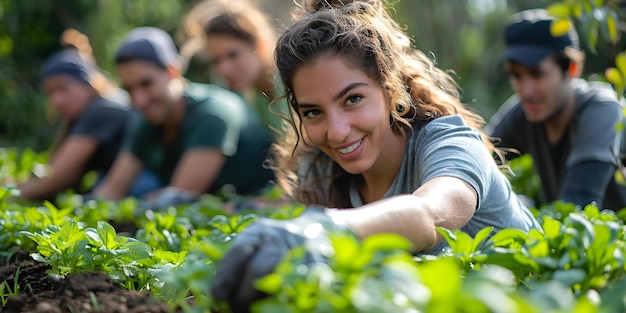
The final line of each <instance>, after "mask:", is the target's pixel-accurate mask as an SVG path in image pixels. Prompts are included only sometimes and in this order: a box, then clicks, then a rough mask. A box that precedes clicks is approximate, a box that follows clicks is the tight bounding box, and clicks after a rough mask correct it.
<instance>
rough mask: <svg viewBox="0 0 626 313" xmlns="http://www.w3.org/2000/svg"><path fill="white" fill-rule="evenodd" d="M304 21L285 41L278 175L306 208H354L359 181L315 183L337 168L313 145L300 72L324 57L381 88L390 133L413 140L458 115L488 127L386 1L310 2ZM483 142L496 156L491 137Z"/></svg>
mask: <svg viewBox="0 0 626 313" xmlns="http://www.w3.org/2000/svg"><path fill="white" fill-rule="evenodd" d="M293 15H294V16H295V17H296V18H299V20H297V21H296V22H295V23H294V24H293V25H292V26H291V27H289V28H288V29H287V30H286V31H285V32H284V33H283V34H282V36H281V37H280V38H279V40H278V43H277V46H276V50H275V63H276V66H277V68H278V72H279V74H280V77H281V80H282V82H283V86H284V89H285V95H284V97H285V98H286V100H287V103H288V104H289V110H290V116H287V117H286V119H287V120H288V122H289V124H290V125H291V126H292V130H291V131H290V133H289V134H288V135H286V136H284V137H283V138H282V140H281V141H280V142H278V143H276V144H275V145H274V158H275V160H274V170H275V171H276V176H277V180H278V183H279V185H280V186H281V187H282V188H283V189H284V190H285V191H286V193H287V194H288V195H289V196H292V197H294V198H295V199H296V200H298V201H300V202H303V203H305V204H321V205H325V206H329V207H343V206H346V205H349V201H348V199H346V197H347V192H346V188H347V186H348V183H349V182H350V181H351V180H353V179H359V176H360V175H352V174H349V173H347V172H345V171H343V170H342V169H341V167H339V166H338V164H333V165H332V166H333V173H335V174H334V175H333V177H313V178H310V179H304V177H309V176H311V175H310V170H311V168H312V167H313V166H312V165H313V164H316V163H317V162H333V161H332V160H330V158H329V157H327V156H325V155H324V153H322V152H321V151H320V150H319V149H317V148H314V147H311V146H308V145H307V144H306V140H305V139H306V138H305V135H303V132H302V121H301V117H300V116H299V115H298V113H297V112H298V103H297V101H296V98H295V95H294V89H293V78H294V74H295V73H296V71H297V70H298V69H299V68H300V67H302V66H304V65H307V64H311V63H313V62H315V61H317V60H319V59H320V58H323V57H333V56H339V57H344V59H345V60H348V62H351V63H353V65H355V66H357V68H360V69H361V70H363V71H364V72H365V73H366V74H367V75H368V76H369V77H371V78H372V79H373V80H375V81H377V82H378V83H379V84H380V86H381V87H382V88H383V89H384V90H385V91H386V93H387V97H388V98H389V99H390V103H391V109H390V116H391V121H392V123H391V128H392V131H393V132H394V133H395V134H398V135H402V136H407V135H408V134H409V133H410V132H411V131H412V129H413V126H415V125H423V124H425V123H428V122H429V121H431V120H433V119H435V118H438V117H442V116H446V115H452V114H459V115H460V116H462V117H463V119H464V120H465V122H466V123H467V124H468V125H469V126H471V127H474V128H476V129H481V128H482V126H483V124H484V121H483V119H482V118H481V117H480V116H479V115H478V114H476V113H475V112H472V111H470V110H469V109H468V108H467V107H465V106H464V105H463V103H461V101H460V95H459V90H458V89H459V88H458V85H457V83H456V82H455V80H454V78H453V77H451V76H450V75H449V74H448V73H446V72H444V71H442V70H441V69H439V68H437V67H436V65H435V63H434V61H433V60H431V59H430V58H429V57H427V56H426V55H425V54H424V53H423V52H421V51H419V50H417V49H413V48H412V46H411V40H410V39H409V37H408V36H407V34H406V33H405V32H404V31H403V30H402V28H401V27H400V26H399V24H398V23H397V22H396V21H395V20H394V19H393V18H392V17H391V16H390V15H389V13H388V12H387V10H386V8H385V7H384V4H383V3H382V2H381V1H380V0H364V1H345V0H344V1H310V0H305V1H304V2H303V3H302V4H301V5H300V6H299V8H298V9H297V10H296V11H295V12H294V14H293ZM483 142H484V143H485V145H487V146H488V148H489V149H490V150H491V151H493V145H492V144H491V142H490V141H489V140H488V137H487V136H483ZM355 176H356V177H355Z"/></svg>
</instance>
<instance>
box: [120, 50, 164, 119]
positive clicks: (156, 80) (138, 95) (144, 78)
mask: <svg viewBox="0 0 626 313" xmlns="http://www.w3.org/2000/svg"><path fill="white" fill-rule="evenodd" d="M117 74H118V76H119V77H120V80H121V81H122V86H123V87H124V89H126V91H128V93H129V95H130V98H131V101H132V104H133V106H134V107H135V108H137V109H138V110H139V111H141V113H142V114H143V115H144V117H145V118H146V120H147V121H148V122H149V123H150V124H152V125H161V124H163V123H164V122H165V120H166V119H167V118H168V116H169V115H170V112H171V109H172V106H173V103H174V100H173V99H172V94H171V92H170V88H169V84H170V81H171V79H172V78H171V75H170V73H169V72H168V70H167V69H164V68H162V67H159V66H157V65H156V64H153V63H151V62H145V61H140V60H135V61H130V62H126V63H122V64H119V65H118V66H117Z"/></svg>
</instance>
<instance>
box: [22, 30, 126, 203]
mask: <svg viewBox="0 0 626 313" xmlns="http://www.w3.org/2000/svg"><path fill="white" fill-rule="evenodd" d="M62 42H63V44H64V45H65V46H66V47H65V48H64V49H63V50H61V51H59V52H57V53H55V54H53V55H52V56H50V57H49V58H48V59H47V60H46V61H45V63H44V64H43V66H42V69H41V81H42V85H43V90H44V92H45V94H46V97H47V100H48V104H49V106H50V108H51V109H52V110H54V111H56V113H58V115H60V117H61V118H62V119H63V122H62V125H61V128H60V131H59V133H58V135H57V137H56V138H55V143H54V145H53V146H52V148H51V154H50V160H49V161H50V162H49V166H48V167H47V169H48V170H46V171H45V172H44V173H38V175H33V177H32V178H31V179H29V180H28V181H26V182H24V183H19V184H18V185H17V188H18V189H19V190H20V197H22V198H25V199H29V200H54V198H55V196H56V195H57V194H58V193H59V192H62V191H65V190H66V189H69V188H74V190H75V191H76V192H87V191H88V190H81V189H80V187H79V186H80V182H81V180H82V178H83V176H84V175H85V174H86V173H88V172H90V171H96V172H97V173H98V174H99V175H100V176H104V175H105V174H106V173H107V172H108V171H109V169H110V168H111V165H112V164H113V160H114V159H115V157H116V156H117V153H118V151H119V148H120V144H121V141H122V137H123V133H124V130H125V127H126V124H128V123H129V117H130V114H131V113H130V110H129V106H128V105H127V104H126V103H122V102H125V98H124V97H123V96H119V95H123V92H122V93H120V92H119V88H118V91H117V92H116V91H114V90H115V89H116V88H114V85H113V84H112V83H110V82H109V81H108V80H107V79H106V77H105V76H104V75H103V74H102V72H101V71H100V69H99V68H98V66H97V65H96V63H95V61H94V59H93V57H92V56H91V55H90V50H91V47H90V46H89V43H88V39H87V37H86V36H85V35H83V34H81V33H79V32H77V31H76V30H68V31H66V32H65V33H64V34H63V37H62ZM112 91H113V92H112ZM127 98H128V97H126V99H127ZM115 99H119V100H115ZM126 101H127V100H126Z"/></svg>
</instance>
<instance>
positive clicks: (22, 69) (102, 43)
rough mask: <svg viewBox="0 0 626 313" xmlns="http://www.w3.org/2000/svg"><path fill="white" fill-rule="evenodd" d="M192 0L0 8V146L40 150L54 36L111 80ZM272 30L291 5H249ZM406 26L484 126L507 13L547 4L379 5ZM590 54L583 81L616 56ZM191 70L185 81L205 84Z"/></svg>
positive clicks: (51, 0) (45, 133)
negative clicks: (132, 45) (125, 43)
mask: <svg viewBox="0 0 626 313" xmlns="http://www.w3.org/2000/svg"><path fill="white" fill-rule="evenodd" d="M196 1H197V0H168V1H153V0H133V1H130V0H114V1H104V0H100V1H95V0H31V1H23V0H0V146H18V147H29V148H32V149H35V150H36V151H42V150H44V149H46V148H47V147H48V146H49V145H50V142H51V139H52V137H53V134H54V128H55V126H56V122H55V119H54V118H53V117H52V116H50V114H47V113H48V112H47V108H46V104H45V97H44V96H43V95H42V93H41V88H40V81H39V69H40V66H41V64H42V62H43V61H44V60H45V58H46V57H47V56H49V55H50V54H51V53H53V52H55V51H57V50H59V49H60V46H59V41H58V38H59V35H60V34H61V33H62V31H63V30H65V29H66V28H70V27H73V28H76V29H78V30H80V31H81V32H83V33H85V34H86V35H87V36H88V37H89V38H90V40H91V44H92V46H93V48H94V55H95V58H96V60H97V62H98V63H99V65H100V66H101V67H102V68H103V69H104V70H105V71H107V72H108V73H109V76H110V77H111V78H113V79H115V75H114V71H113V66H112V63H111V58H112V54H113V53H114V50H115V48H116V47H117V46H118V44H119V42H120V41H121V39H122V38H123V36H124V34H125V33H126V32H127V31H128V30H130V29H132V28H133V27H136V26H140V25H152V26H158V27H161V28H163V29H165V30H166V31H168V32H170V33H172V34H174V33H175V31H176V29H177V27H178V26H179V24H180V20H181V18H182V16H183V15H184V14H185V12H186V11H187V10H189V9H190V8H191V6H192V5H193V4H195V3H196ZM257 1H258V3H259V4H260V5H261V6H262V7H263V8H264V9H266V10H267V12H269V13H271V14H272V15H273V16H274V18H275V21H276V25H277V26H279V27H284V26H285V25H288V24H289V23H290V21H289V16H288V12H289V10H290V9H292V8H293V6H294V1H293V0H257ZM387 2H388V3H389V4H390V7H392V8H393V9H394V11H395V12H394V15H395V16H396V18H397V20H398V21H399V22H400V23H401V24H402V25H406V29H407V31H408V32H409V33H410V34H412V36H413V38H414V40H415V46H416V47H417V48H420V49H422V50H423V51H425V52H427V53H431V55H432V57H433V58H435V59H436V60H437V62H438V63H439V65H440V67H442V68H444V69H451V70H453V71H454V73H455V75H456V76H457V78H458V81H459V84H460V85H461V87H462V89H463V101H464V102H466V103H468V104H470V105H471V106H472V107H474V108H475V109H476V110H477V111H478V112H479V113H480V114H481V115H483V116H484V117H485V118H489V117H490V116H491V115H492V114H493V112H495V110H496V109H497V107H498V106H499V105H500V104H501V103H502V102H503V101H504V100H505V99H506V98H507V97H508V96H509V95H510V94H511V90H510V88H509V86H508V82H507V79H506V75H505V74H504V73H503V72H502V70H501V69H500V65H499V63H498V58H499V55H500V54H501V52H502V49H503V40H502V30H503V26H504V25H505V23H506V21H507V19H508V17H509V16H510V14H511V13H513V12H515V11H518V10H522V9H528V8H536V7H547V6H548V5H549V4H551V3H554V2H556V1H549V0H507V1H503V0H420V1H411V0H393V1H387ZM598 42H599V43H600V45H599V47H598V49H597V50H598V52H597V54H591V53H589V52H588V59H587V61H588V62H587V63H588V64H587V67H586V73H587V74H592V73H603V72H604V69H605V68H606V67H609V66H613V64H612V62H613V61H612V60H614V57H615V55H616V54H617V52H619V51H623V50H624V44H623V42H624V40H621V41H620V42H619V43H618V44H617V45H615V46H612V45H609V44H606V43H605V42H608V41H603V40H599V41H598ZM203 66H207V65H206V64H195V63H192V67H191V68H190V69H189V70H188V77H189V78H190V79H193V80H198V81H210V77H208V76H207V74H206V73H208V72H209V71H206V70H202V67H203Z"/></svg>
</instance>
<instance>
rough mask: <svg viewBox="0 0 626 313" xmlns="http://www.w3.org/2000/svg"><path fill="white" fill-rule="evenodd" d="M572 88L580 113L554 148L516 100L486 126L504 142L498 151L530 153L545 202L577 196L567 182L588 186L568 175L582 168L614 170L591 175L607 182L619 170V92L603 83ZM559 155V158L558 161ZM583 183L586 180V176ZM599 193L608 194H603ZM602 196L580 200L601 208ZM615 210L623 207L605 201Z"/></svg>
mask: <svg viewBox="0 0 626 313" xmlns="http://www.w3.org/2000/svg"><path fill="white" fill-rule="evenodd" d="M572 85H573V88H574V90H575V92H576V111H575V115H574V118H573V120H572V121H571V124H570V126H569V129H568V131H567V133H566V135H565V137H564V138H563V140H562V141H561V142H560V143H559V144H558V145H555V146H551V145H550V144H549V143H548V140H547V136H546V133H545V128H544V124H541V123H530V122H529V121H528V120H527V119H526V117H525V115H524V112H523V110H522V106H521V103H520V101H519V98H518V97H517V96H515V95H514V96H512V97H511V98H510V99H509V100H507V101H506V102H505V103H504V104H503V105H502V107H501V108H500V109H499V110H498V112H496V114H495V115H494V116H493V117H492V118H491V120H490V122H489V124H488V125H487V127H486V131H487V133H488V134H490V135H491V136H492V137H495V138H499V139H500V143H499V144H498V147H501V148H514V149H517V150H519V152H520V154H526V153H529V154H531V156H532V157H533V160H534V164H535V169H536V170H537V172H538V174H539V176H540V178H541V184H542V198H543V199H542V200H543V201H545V202H551V201H554V200H563V199H564V198H575V197H576V195H567V194H565V193H567V192H565V191H564V188H566V187H565V185H566V184H567V183H576V184H579V185H584V184H585V182H584V181H581V182H570V181H568V180H567V178H568V176H567V175H568V172H571V171H572V169H573V168H576V167H577V166H580V165H581V164H584V163H589V162H597V163H605V164H610V165H613V166H605V167H603V168H604V171H606V173H594V174H593V175H602V176H604V177H607V180H608V177H611V178H612V176H613V175H612V174H613V172H614V171H615V164H616V162H615V157H614V155H613V153H612V150H614V151H616V152H617V151H619V149H620V142H621V132H619V131H618V130H617V128H616V127H617V125H618V123H620V122H621V121H622V117H623V113H622V106H621V104H620V103H619V102H618V101H617V98H616V93H615V91H613V89H612V88H611V87H610V86H609V85H607V84H604V83H599V82H593V83H589V82H587V81H585V80H582V79H576V80H574V81H573V82H572ZM557 156H558V159H555V158H557ZM577 177H580V175H577ZM581 179H583V180H587V179H586V178H585V177H581ZM588 181H589V182H591V181H592V180H588ZM607 183H608V182H607ZM594 187H595V186H588V188H594ZM604 189H606V184H605V186H604ZM570 190H572V189H570ZM600 194H601V195H602V194H604V190H601V191H600ZM601 195H600V199H588V200H586V201H583V200H581V201H582V202H586V203H581V204H582V205H584V204H587V203H590V202H591V201H596V202H597V203H600V202H601V201H602V198H601ZM616 205H617V206H619V205H620V204H614V203H608V202H607V201H605V206H608V207H611V206H616Z"/></svg>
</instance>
